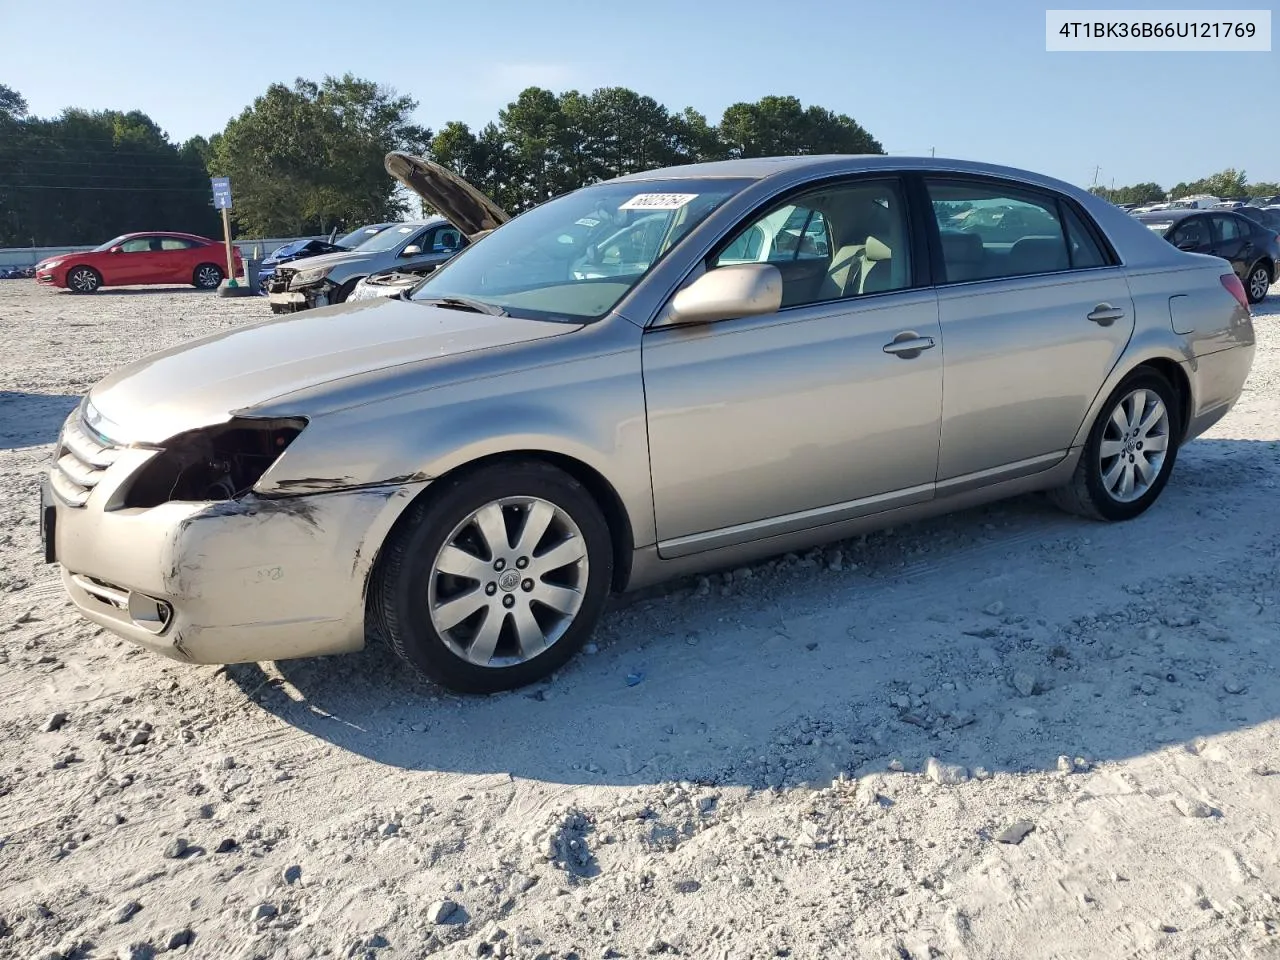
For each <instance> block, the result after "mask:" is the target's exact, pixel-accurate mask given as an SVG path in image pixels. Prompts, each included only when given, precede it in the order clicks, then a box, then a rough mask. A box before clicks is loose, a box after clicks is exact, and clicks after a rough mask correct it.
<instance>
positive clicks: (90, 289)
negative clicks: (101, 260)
mask: <svg viewBox="0 0 1280 960" xmlns="http://www.w3.org/2000/svg"><path fill="white" fill-rule="evenodd" d="M100 286H102V276H101V274H99V273H98V271H97V270H95V269H93V267H74V268H72V269H71V270H70V271H69V272H68V273H67V289H68V290H70V291H71V292H72V293H94V292H96V291H97V289H98V288H99V287H100Z"/></svg>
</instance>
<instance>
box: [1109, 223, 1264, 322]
mask: <svg viewBox="0 0 1280 960" xmlns="http://www.w3.org/2000/svg"><path fill="white" fill-rule="evenodd" d="M1135 219H1137V220H1138V221H1139V222H1140V223H1142V224H1143V225H1144V226H1145V227H1147V228H1148V229H1149V230H1151V231H1153V232H1154V233H1156V234H1158V235H1160V236H1161V237H1164V239H1166V240H1168V241H1169V242H1170V243H1171V244H1173V245H1174V246H1175V247H1177V248H1178V249H1179V250H1186V251H1188V252H1189V253H1206V254H1209V255H1210V256H1214V257H1221V258H1222V259H1223V260H1226V261H1227V262H1228V263H1230V264H1231V267H1232V269H1233V270H1235V272H1236V276H1238V277H1239V278H1240V280H1241V282H1243V283H1244V289H1245V293H1246V294H1247V295H1248V297H1249V302H1250V303H1260V302H1261V301H1262V299H1263V298H1264V297H1266V295H1267V289H1268V288H1269V287H1270V286H1271V284H1272V283H1273V282H1275V279H1276V268H1277V265H1278V264H1280V235H1278V234H1277V232H1276V231H1275V230H1273V229H1271V228H1269V227H1264V226H1263V225H1262V224H1260V223H1258V222H1257V221H1255V220H1251V219H1250V218H1248V217H1246V216H1243V215H1242V214H1241V213H1240V211H1238V210H1217V209H1212V210H1160V211H1155V212H1152V213H1139V214H1136V215H1135Z"/></svg>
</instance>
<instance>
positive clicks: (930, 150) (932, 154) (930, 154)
mask: <svg viewBox="0 0 1280 960" xmlns="http://www.w3.org/2000/svg"><path fill="white" fill-rule="evenodd" d="M929 156H931V157H932V156H934V152H933V147H930V148H929Z"/></svg>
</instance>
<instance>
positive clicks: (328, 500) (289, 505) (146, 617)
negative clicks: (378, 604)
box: [42, 483, 425, 663]
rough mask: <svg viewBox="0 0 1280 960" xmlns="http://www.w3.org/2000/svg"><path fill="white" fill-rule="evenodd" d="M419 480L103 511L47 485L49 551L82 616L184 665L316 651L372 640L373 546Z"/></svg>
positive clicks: (100, 498) (97, 494)
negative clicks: (368, 614)
mask: <svg viewBox="0 0 1280 960" xmlns="http://www.w3.org/2000/svg"><path fill="white" fill-rule="evenodd" d="M424 485H425V484H424V483H410V484H397V485H388V486H379V487H366V488H362V489H356V490H334V491H328V492H322V493H311V494H306V495H298V496H290V497H279V498H266V497H258V496H256V495H252V494H251V495H248V496H245V497H242V498H240V499H238V500H228V501H216V502H209V501H202V502H170V503H163V504H160V505H159V506H155V507H149V508H145V509H118V510H106V509H102V507H101V506H100V505H99V504H100V503H101V502H107V500H108V498H109V496H110V492H109V490H106V489H103V488H102V487H101V486H100V487H99V488H98V489H96V490H95V491H94V495H93V496H92V497H91V498H90V500H89V502H88V503H87V504H85V505H84V506H73V505H71V504H68V503H67V502H65V501H64V500H63V499H62V498H61V497H59V496H58V495H57V494H56V493H54V492H53V491H52V490H49V489H48V488H46V490H45V491H44V494H43V497H42V499H43V500H44V509H43V510H42V521H43V524H42V525H43V526H44V527H45V528H46V530H45V532H46V536H47V537H48V542H47V544H46V555H47V557H48V558H49V559H51V560H53V559H56V560H57V562H59V563H60V564H61V565H62V579H63V584H64V586H65V587H66V590H67V593H68V595H69V596H70V598H71V600H72V602H73V603H74V604H75V605H76V607H77V608H79V610H80V612H81V613H82V614H83V615H84V616H85V617H87V618H88V619H90V620H92V621H94V622H95V623H99V624H101V625H102V626H104V627H106V628H107V629H109V630H110V631H112V632H113V633H115V634H118V635H119V636H121V637H124V638H125V639H127V640H131V641H133V642H134V643H137V644H139V645H141V646H143V647H146V648H147V649H149V650H152V651H154V652H156V653H160V654H163V655H164V656H167V657H171V658H174V659H177V660H183V661H186V662H189V663H241V662H256V661H265V660H283V659H289V658H293V657H307V656H319V655H323V654H331V653H342V652H347V651H352V650H358V649H360V648H361V647H363V645H364V636H365V615H364V611H365V589H366V585H367V580H368V578H369V575H370V573H371V571H372V569H373V562H374V559H375V555H376V553H377V549H378V546H379V545H380V544H381V543H382V542H383V540H384V539H385V536H386V534H387V532H388V531H389V530H390V529H391V526H392V524H393V523H394V522H395V519H396V518H397V517H398V516H399V515H400V512H401V511H402V510H403V509H404V508H405V506H407V505H408V504H409V502H410V501H411V500H412V498H413V497H414V496H415V495H416V493H417V492H418V491H419V490H421V489H422V487H423V486H424Z"/></svg>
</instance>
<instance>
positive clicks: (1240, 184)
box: [1092, 167, 1280, 203]
mask: <svg viewBox="0 0 1280 960" xmlns="http://www.w3.org/2000/svg"><path fill="white" fill-rule="evenodd" d="M1092 192H1093V193H1095V194H1097V195H1098V196H1100V197H1102V198H1103V199H1105V200H1110V201H1111V202H1112V203H1159V202H1161V201H1164V200H1180V199H1181V198H1183V197H1191V196H1195V195H1197V194H1208V195H1209V196H1212V197H1220V198H1223V199H1225V198H1229V197H1251V196H1252V197H1272V196H1276V195H1277V194H1280V183H1273V182H1270V181H1266V180H1263V181H1259V182H1257V183H1250V182H1249V179H1248V177H1246V176H1245V172H1244V171H1243V170H1236V169H1235V168H1234V167H1228V168H1227V169H1226V170H1220V171H1219V172H1218V173H1215V174H1213V175H1211V176H1208V177H1203V178H1201V179H1200V180H1192V181H1191V182H1190V183H1188V182H1186V181H1183V182H1181V183H1176V184H1174V185H1173V186H1172V187H1171V188H1169V189H1168V190H1166V189H1165V188H1164V187H1162V186H1160V184H1158V183H1135V184H1133V185H1132V186H1128V187H1115V188H1110V187H1094V188H1093V191H1092Z"/></svg>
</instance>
